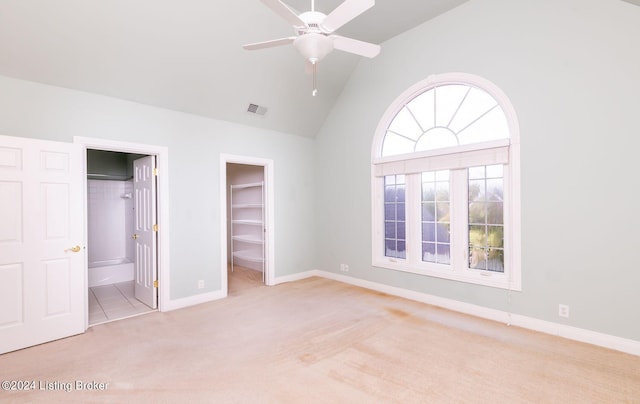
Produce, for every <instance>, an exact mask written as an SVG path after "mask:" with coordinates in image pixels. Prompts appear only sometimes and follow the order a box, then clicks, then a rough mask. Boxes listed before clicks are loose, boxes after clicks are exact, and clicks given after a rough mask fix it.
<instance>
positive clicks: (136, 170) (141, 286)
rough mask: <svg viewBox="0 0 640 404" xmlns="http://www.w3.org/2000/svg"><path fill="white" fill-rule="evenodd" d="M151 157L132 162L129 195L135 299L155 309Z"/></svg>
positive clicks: (154, 205)
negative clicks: (131, 200)
mask: <svg viewBox="0 0 640 404" xmlns="http://www.w3.org/2000/svg"><path fill="white" fill-rule="evenodd" d="M154 169H155V156H146V157H142V158H140V159H137V160H135V161H134V162H133V195H134V206H135V230H134V231H135V234H134V238H135V242H136V248H135V251H136V262H135V268H136V269H135V272H136V276H135V278H136V279H135V296H136V299H138V300H140V301H141V302H143V303H144V304H146V305H147V306H149V307H151V308H153V309H155V308H157V307H158V289H157V288H156V287H155V286H154V281H155V280H156V279H157V271H156V266H157V256H156V243H157V233H156V232H155V231H154V225H155V224H156V223H157V222H156V177H155V175H154Z"/></svg>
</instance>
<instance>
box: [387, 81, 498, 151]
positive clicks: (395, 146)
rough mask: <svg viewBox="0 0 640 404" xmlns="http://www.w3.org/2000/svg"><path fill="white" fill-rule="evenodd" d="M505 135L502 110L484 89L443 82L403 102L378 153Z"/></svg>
mask: <svg viewBox="0 0 640 404" xmlns="http://www.w3.org/2000/svg"><path fill="white" fill-rule="evenodd" d="M506 138H509V127H508V124H507V118H506V116H505V114H504V111H503V110H502V108H501V107H500V105H499V103H498V101H496V100H495V99H494V98H493V97H492V96H491V95H489V94H488V93H487V92H486V91H484V90H482V89H480V88H478V87H475V86H472V85H469V84H445V85H441V86H437V87H434V88H431V89H428V90H426V91H424V92H423V93H421V94H419V95H418V96H416V97H415V98H413V99H411V100H410V101H409V102H407V104H406V105H404V106H403V107H402V108H401V109H400V111H398V113H397V114H396V115H395V116H394V118H393V120H392V121H391V123H390V124H389V127H388V128H387V131H386V134H385V137H384V142H383V146H382V156H393V155H397V154H405V153H414V152H420V151H426V150H435V149H441V148H445V147H455V146H461V145H467V144H472V143H479V142H486V141H491V140H497V139H506Z"/></svg>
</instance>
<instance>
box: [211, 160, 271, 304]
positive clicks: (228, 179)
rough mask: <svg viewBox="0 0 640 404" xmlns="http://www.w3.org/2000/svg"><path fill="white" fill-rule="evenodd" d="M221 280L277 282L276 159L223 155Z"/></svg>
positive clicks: (227, 283) (224, 282)
mask: <svg viewBox="0 0 640 404" xmlns="http://www.w3.org/2000/svg"><path fill="white" fill-rule="evenodd" d="M220 195H221V201H220V202H221V221H222V223H226V226H221V237H220V238H221V251H222V254H221V256H222V260H221V265H220V268H221V279H222V287H223V288H224V290H225V295H228V294H229V286H230V282H231V281H232V278H231V277H232V276H233V277H234V278H233V279H234V282H235V283H234V285H242V287H250V286H251V285H273V283H274V281H273V279H274V275H273V269H274V268H273V262H274V252H273V251H274V243H273V239H274V232H273V225H272V224H273V211H274V209H273V208H274V206H273V161H272V160H268V159H260V158H253V157H246V156H232V155H225V154H223V155H221V158H220Z"/></svg>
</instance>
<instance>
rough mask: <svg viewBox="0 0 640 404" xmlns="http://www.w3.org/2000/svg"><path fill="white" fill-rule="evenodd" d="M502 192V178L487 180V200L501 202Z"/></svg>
mask: <svg viewBox="0 0 640 404" xmlns="http://www.w3.org/2000/svg"><path fill="white" fill-rule="evenodd" d="M503 195H504V192H503V190H502V178H496V179H491V180H487V200H488V201H502V199H503Z"/></svg>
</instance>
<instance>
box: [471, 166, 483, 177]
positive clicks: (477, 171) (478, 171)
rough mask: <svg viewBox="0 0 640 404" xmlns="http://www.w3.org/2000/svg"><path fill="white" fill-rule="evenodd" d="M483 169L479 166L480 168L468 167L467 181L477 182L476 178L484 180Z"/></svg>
mask: <svg viewBox="0 0 640 404" xmlns="http://www.w3.org/2000/svg"><path fill="white" fill-rule="evenodd" d="M484 172H485V167H484V166H480V167H470V168H469V179H470V180H477V179H478V178H481V179H484V178H485V174H484Z"/></svg>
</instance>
